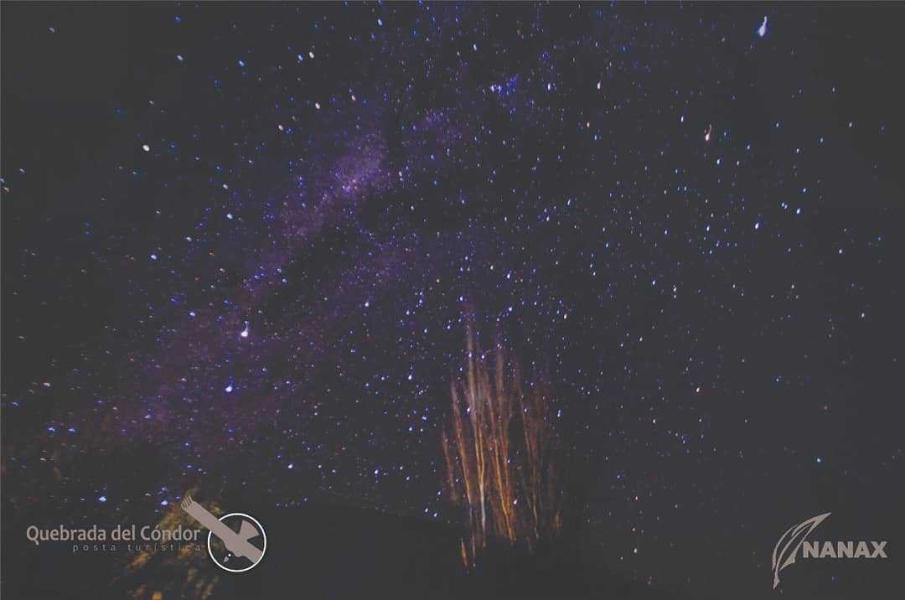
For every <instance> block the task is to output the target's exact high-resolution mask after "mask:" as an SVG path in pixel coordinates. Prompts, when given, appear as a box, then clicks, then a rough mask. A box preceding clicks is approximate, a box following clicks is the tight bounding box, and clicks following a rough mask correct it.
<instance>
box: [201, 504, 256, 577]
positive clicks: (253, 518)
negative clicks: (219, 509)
mask: <svg viewBox="0 0 906 600" xmlns="http://www.w3.org/2000/svg"><path fill="white" fill-rule="evenodd" d="M227 517H245V518H246V519H249V520H251V521H253V522H254V523H255V525H256V526H257V527H258V531H260V532H261V537H262V538H264V545H263V546H262V547H261V558H259V559H258V562H256V563H252V564H251V565H249V566H247V567H246V568H244V569H231V568H229V567H225V566H223V565H222V564H220V561H219V560H217V559H216V558H214V553H213V552H211V536H212V535H214V532H212V531H208V556H210V557H211V560H212V561H214V564H215V565H217V566H218V567H220V568H221V569H223V570H224V571H228V572H230V573H245V572H246V571H251V570H252V569H254V568H255V567H257V566H258V565H260V564H261V561H262V560H264V553H265V552H267V532H265V531H264V526H263V525H262V524H261V521H259V520H258V519H256V518H255V517H253V516H252V515H249V514H246V513H241V512H233V513H227V514H225V515H222V516H221V517H220V518H219V519H217V520H218V521H220V522H224V521H223V520H224V519H226V518H227Z"/></svg>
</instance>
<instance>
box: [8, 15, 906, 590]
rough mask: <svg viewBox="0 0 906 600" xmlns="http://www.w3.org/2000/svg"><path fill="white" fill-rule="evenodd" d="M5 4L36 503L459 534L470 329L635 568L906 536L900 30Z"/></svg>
mask: <svg viewBox="0 0 906 600" xmlns="http://www.w3.org/2000/svg"><path fill="white" fill-rule="evenodd" d="M7 8H8V10H6V11H5V14H6V15H7V18H5V21H6V22H9V21H10V20H11V18H10V16H16V17H18V20H16V23H17V27H16V28H15V30H13V29H10V30H9V31H7V25H6V24H5V25H4V37H5V38H6V39H5V43H7V44H9V46H8V47H7V46H5V48H8V51H7V52H4V59H3V60H4V65H3V70H4V80H3V84H4V85H3V87H4V90H3V94H4V105H5V106H4V130H5V131H4V136H3V158H2V161H3V162H2V176H3V238H4V241H3V267H4V269H3V270H4V274H3V287H4V312H3V322H4V327H3V330H4V333H3V344H4V354H5V362H6V363H7V364H6V368H5V371H6V372H5V377H4V393H3V421H4V424H3V434H4V452H3V454H4V458H3V469H4V487H5V488H6V489H5V490H4V491H5V496H6V498H5V500H4V507H5V512H6V514H7V515H9V514H10V511H11V510H12V511H13V513H14V514H15V515H16V516H17V518H18V515H20V514H37V513H40V512H41V511H49V512H50V513H53V512H54V511H58V512H59V514H66V515H72V514H79V515H92V514H107V513H100V511H123V512H130V511H145V512H154V511H157V512H161V511H163V510H165V509H166V506H168V505H169V504H173V503H176V502H178V500H179V498H180V497H181V495H182V494H183V493H184V491H185V490H186V489H188V488H189V487H190V486H192V485H202V486H206V485H207V486H211V485H214V484H212V482H213V481H217V482H218V483H217V484H216V485H220V483H219V482H220V481H221V480H227V479H228V480H229V485H233V486H240V487H243V486H262V487H263V488H264V489H266V490H267V491H268V492H269V494H270V496H269V497H270V498H271V500H272V502H273V503H274V504H275V505H278V506H301V505H304V504H305V503H306V502H308V501H310V500H311V499H314V498H319V499H325V498H326V499H328V501H329V499H331V498H337V499H342V501H344V502H351V503H355V504H360V505H363V506H370V507H375V508H378V509H380V510H386V511H388V512H394V513H399V514H405V515H411V516H418V517H419V518H424V519H427V520H440V521H443V520H445V519H448V518H450V511H449V507H448V506H447V505H446V503H445V500H444V498H443V497H442V495H441V489H442V486H443V477H442V470H443V466H442V464H443V456H442V453H441V446H440V435H441V430H442V429H443V426H444V423H445V421H444V420H445V418H446V417H447V412H446V411H447V410H448V407H449V385H450V380H451V377H452V376H453V375H454V374H455V373H457V372H459V371H460V370H461V369H462V368H463V365H464V360H463V359H464V351H465V350H464V348H465V338H466V325H467V324H468V323H474V324H475V325H476V328H477V330H478V331H479V335H480V337H481V339H482V343H483V345H484V347H490V346H491V345H492V344H493V343H494V340H495V339H500V340H502V342H501V343H503V344H504V345H505V346H506V347H507V348H508V350H509V351H510V352H512V353H513V354H514V355H515V356H517V357H518V358H519V360H520V362H521V363H522V365H523V366H524V367H525V369H526V371H528V372H532V373H537V374H539V375H543V377H544V378H545V379H546V380H548V381H549V382H550V385H551V386H552V387H553V388H554V389H555V390H556V407H555V408H556V411H555V414H556V419H557V426H558V428H559V429H560V431H562V432H563V435H564V438H565V439H566V440H568V445H569V446H570V449H571V451H572V453H573V454H574V455H575V456H577V457H581V460H580V462H581V464H582V468H581V472H582V475H581V477H580V480H581V484H580V485H579V487H580V488H581V497H582V499H583V502H582V505H583V507H584V511H585V513H584V514H585V516H583V518H584V519H585V520H586V523H587V527H588V531H589V532H591V533H590V535H592V536H593V537H594V538H595V539H597V540H599V542H600V544H601V545H602V546H604V547H605V548H606V553H607V555H608V557H609V560H610V564H611V565H612V566H613V568H615V569H618V570H624V571H627V572H629V573H631V574H633V576H636V577H639V578H641V579H645V580H649V581H656V582H661V581H664V582H668V583H676V584H678V585H682V586H688V588H689V589H691V590H702V589H707V590H713V589H715V588H720V586H722V585H729V583H727V582H733V581H738V580H740V578H741V579H742V580H745V581H748V580H752V581H759V583H758V585H761V583H760V580H759V578H760V577H767V573H768V567H767V564H768V562H769V558H768V557H769V552H768V551H767V550H765V548H768V549H769V547H770V544H771V543H773V541H774V539H775V538H776V534H779V533H780V532H781V531H782V530H783V529H784V528H785V527H787V526H788V525H789V523H791V522H794V521H796V520H797V519H800V520H801V518H804V517H806V516H808V515H811V514H813V513H814V514H817V513H818V512H825V511H831V510H834V511H836V512H839V513H840V517H839V518H840V520H841V521H845V519H847V518H852V519H853V520H854V522H856V523H858V524H860V525H861V524H866V523H873V522H875V521H874V519H883V518H884V517H885V516H891V515H896V514H899V512H898V511H899V510H900V509H899V506H900V504H899V503H898V501H897V499H896V498H897V497H899V496H898V494H901V493H902V485H901V483H902V479H901V477H902V472H903V470H902V437H901V433H899V432H900V431H901V430H900V429H899V414H900V411H901V407H902V393H901V392H902V388H901V387H900V385H901V384H900V378H899V374H900V372H901V371H902V367H901V360H902V355H901V348H902V346H901V345H900V339H899V337H898V336H899V334H898V328H897V327H896V323H898V322H899V314H900V313H899V306H900V303H901V302H902V298H903V286H902V280H901V279H899V273H900V271H899V256H900V249H901V247H902V230H901V229H900V225H899V224H900V223H901V222H902V216H903V215H902V198H903V190H902V187H901V185H902V183H901V182H902V178H901V174H900V173H899V172H898V171H897V169H898V168H899V167H898V163H897V160H896V152H897V150H895V149H896V148H898V147H899V144H900V141H901V139H902V121H901V120H900V119H901V116H900V113H899V101H898V99H897V98H888V97H887V96H889V94H885V92H884V89H885V88H883V85H884V81H885V79H884V76H883V72H884V69H885V68H886V67H890V66H892V63H888V62H885V61H886V60H891V61H892V60H893V59H886V58H885V56H886V55H887V50H886V47H885V46H884V45H883V42H882V41H880V40H883V38H884V36H883V35H880V34H879V31H878V28H880V27H882V25H881V23H882V22H884V21H885V20H890V21H894V22H896V18H890V17H897V18H899V17H898V16H897V15H893V14H891V15H887V14H886V13H893V11H892V10H888V11H884V10H878V9H876V10H874V11H871V10H868V11H864V12H858V13H857V12H855V11H849V12H847V11H846V10H843V9H840V10H838V11H836V12H834V11H830V10H826V9H825V10H819V9H807V8H805V7H782V6H773V5H772V6H768V7H760V8H759V7H754V8H747V7H719V6H712V5H706V6H700V7H695V8H693V7H687V6H682V7H681V6H660V7H656V8H655V7H647V8H643V7H637V6H623V7H619V6H618V7H612V6H603V5H591V4H589V5H582V6H581V7H578V6H573V5H559V6H556V5H555V6H545V7H540V6H531V5H520V6H508V7H503V6H459V5H455V4H436V5H429V4H420V5H392V4H391V5H385V6H380V5H369V6H360V5H349V6H347V5H333V6H320V7H319V6H310V7H309V6H277V5H268V6H267V7H266V8H262V9H260V10H258V9H254V10H253V9H252V8H250V7H246V8H242V7H235V8H225V7H218V6H214V5H201V6H189V5H185V6H178V5H158V6H131V7H128V8H123V7H107V8H106V9H100V8H87V9H85V10H82V11H72V10H68V9H66V8H64V7H55V6H50V5H48V6H43V7H41V8H40V9H37V8H33V9H32V10H30V11H26V10H25V9H24V8H18V7H14V8H9V7H7ZM20 13H21V14H20ZM898 14H901V11H900V13H898ZM10 27H11V26H10ZM892 35H893V37H896V36H897V35H898V33H896V32H894V33H893V34H892ZM10 54H15V58H12V57H8V55H10ZM894 67H895V66H894ZM896 68H898V67H896ZM897 72H898V71H897ZM897 89H899V88H897ZM891 324H893V325H894V326H893V327H891V326H890V325H891ZM891 417H894V418H891ZM130 452H134V453H136V454H137V455H140V456H144V457H147V463H146V464H145V465H144V467H143V473H142V474H141V476H139V475H137V474H136V473H135V472H134V470H133V469H131V468H130V469H125V468H124V467H123V466H122V465H121V464H120V463H119V462H118V460H117V457H119V456H125V455H130V454H129V453H130ZM130 456H131V455H130ZM124 471H126V472H124ZM14 482H15V483H14ZM52 482H57V483H56V484H54V483H52ZM38 497H41V498H43V499H38ZM884 497H888V498H889V500H878V501H877V502H874V503H873V501H872V499H876V498H884ZM844 513H846V514H849V515H850V517H844V516H843V514H844ZM872 515H875V516H872ZM5 518H8V517H5ZM866 526H867V525H866ZM737 544H741V546H742V547H744V548H745V551H744V552H742V553H740V552H738V551H736V550H734V552H732V553H729V554H728V552H727V548H731V547H732V548H734V549H735V548H738V546H737ZM728 556H729V558H728ZM720 560H723V561H724V562H723V563H718V562H717V561H720ZM715 564H720V565H722V567H721V568H722V570H723V573H722V574H721V575H719V576H718V575H716V574H714V573H712V572H711V571H710V570H709V569H712V568H713V569H714V570H715V571H717V570H719V569H718V568H716V567H713V565H715ZM734 578H735V579H734ZM754 585H755V584H753V586H754ZM731 589H732V588H731ZM753 589H756V588H753ZM757 589H759V590H760V589H761V587H758V588H757Z"/></svg>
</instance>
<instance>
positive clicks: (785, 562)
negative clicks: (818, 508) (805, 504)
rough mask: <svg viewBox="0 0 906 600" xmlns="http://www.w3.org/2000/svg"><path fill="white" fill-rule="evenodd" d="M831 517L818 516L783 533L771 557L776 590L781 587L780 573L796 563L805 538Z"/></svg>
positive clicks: (827, 515) (828, 514)
mask: <svg viewBox="0 0 906 600" xmlns="http://www.w3.org/2000/svg"><path fill="white" fill-rule="evenodd" d="M829 516H830V513H824V514H823V515H816V516H814V517H812V518H811V519H806V520H805V521H803V522H802V523H799V524H798V525H793V526H792V527H790V528H789V529H787V530H786V531H785V532H783V535H781V536H780V539H779V540H777V544H775V545H774V552H773V554H772V555H771V569H773V570H774V589H777V586H778V585H780V572H781V571H782V570H784V569H785V568H787V567H788V566H790V565H791V564H793V563H795V562H796V555H797V554H799V548H800V546H802V542H804V541H805V538H806V537H808V535H809V534H810V533H811V532H812V531H813V530H814V529H815V527H817V526H818V525H820V524H821V522H822V521H824V519H826V518H828V517H829Z"/></svg>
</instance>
